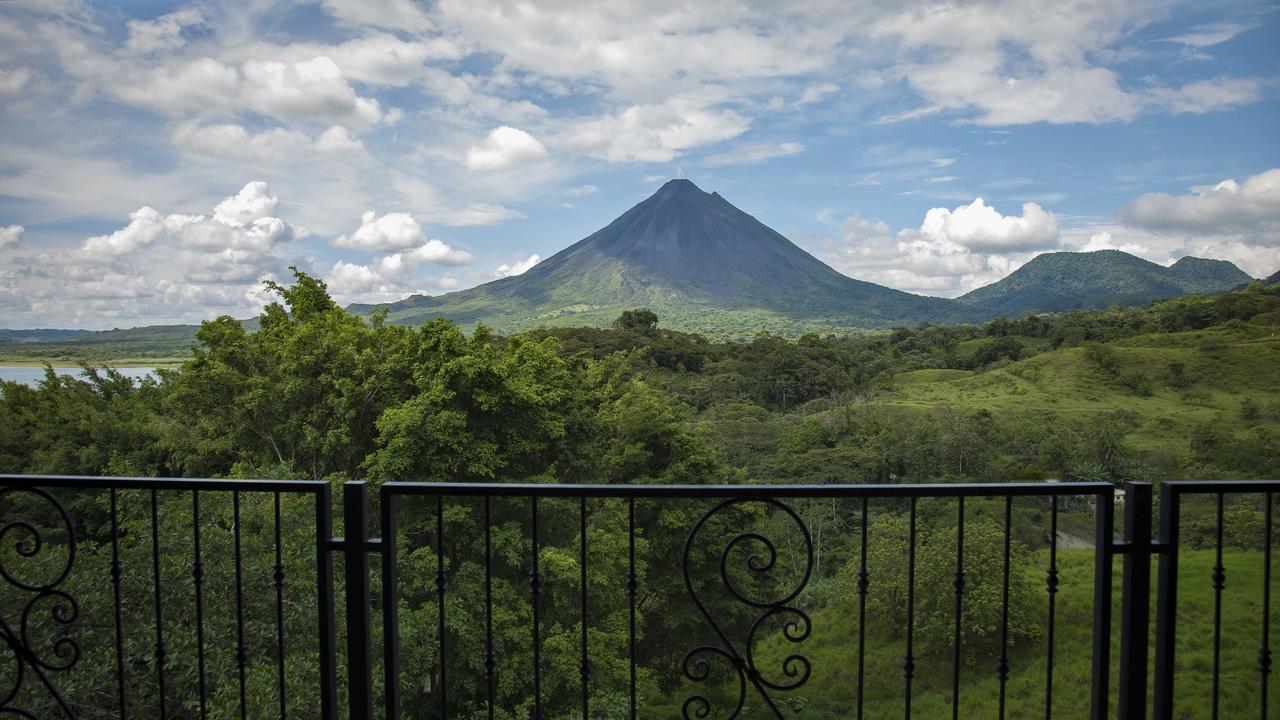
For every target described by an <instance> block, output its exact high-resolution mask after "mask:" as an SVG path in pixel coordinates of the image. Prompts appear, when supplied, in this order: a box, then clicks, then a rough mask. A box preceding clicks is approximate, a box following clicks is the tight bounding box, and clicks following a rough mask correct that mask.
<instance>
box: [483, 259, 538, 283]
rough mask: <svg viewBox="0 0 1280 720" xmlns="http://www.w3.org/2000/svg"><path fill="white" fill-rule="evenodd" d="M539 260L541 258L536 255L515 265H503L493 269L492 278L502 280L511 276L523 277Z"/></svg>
mask: <svg viewBox="0 0 1280 720" xmlns="http://www.w3.org/2000/svg"><path fill="white" fill-rule="evenodd" d="M541 260H542V258H540V257H538V256H537V255H530V256H529V257H527V258H525V259H524V260H521V261H520V262H517V263H511V264H510V265H508V264H507V263H503V264H501V265H499V266H498V267H496V268H494V269H493V276H494V277H497V278H504V277H511V276H513V275H523V274H525V272H527V271H528V270H529V269H530V268H532V267H533V266H534V265H537V264H538V262H539V261H541Z"/></svg>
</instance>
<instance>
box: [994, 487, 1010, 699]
mask: <svg viewBox="0 0 1280 720" xmlns="http://www.w3.org/2000/svg"><path fill="white" fill-rule="evenodd" d="M1012 514H1013V496H1012V495H1006V496H1005V499H1004V578H1003V580H1002V584H1001V586H1000V587H1001V590H1000V593H1001V594H1000V659H999V660H997V661H996V677H997V678H999V680H1000V700H999V708H998V710H999V716H1000V718H1001V720H1004V710H1005V707H1004V706H1005V684H1006V682H1007V681H1008V680H1009V550H1010V548H1009V537H1010V533H1009V526H1010V522H1011V520H1012Z"/></svg>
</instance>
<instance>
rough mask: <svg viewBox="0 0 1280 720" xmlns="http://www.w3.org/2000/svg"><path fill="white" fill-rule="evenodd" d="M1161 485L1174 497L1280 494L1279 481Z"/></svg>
mask: <svg viewBox="0 0 1280 720" xmlns="http://www.w3.org/2000/svg"><path fill="white" fill-rule="evenodd" d="M1162 485H1163V486H1165V487H1167V488H1168V489H1169V491H1170V492H1172V493H1174V494H1176V495H1191V494H1199V493H1264V492H1280V480H1166V481H1164V483H1162Z"/></svg>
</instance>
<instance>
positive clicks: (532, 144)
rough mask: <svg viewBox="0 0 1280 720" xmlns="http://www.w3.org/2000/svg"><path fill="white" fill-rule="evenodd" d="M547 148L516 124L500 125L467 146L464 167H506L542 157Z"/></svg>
mask: <svg viewBox="0 0 1280 720" xmlns="http://www.w3.org/2000/svg"><path fill="white" fill-rule="evenodd" d="M546 157H547V148H546V147H544V146H543V145H542V143H541V142H538V139H537V138H535V137H534V136H532V135H530V134H529V133H527V132H525V131H523V130H520V129H518V128H513V127H510V126H509V125H503V126H502V127H496V128H494V129H492V130H490V131H489V134H488V135H487V136H486V137H485V139H484V140H483V141H481V142H480V144H479V145H473V146H472V147H471V148H469V149H468V150H467V161H466V162H467V169H468V170H473V171H477V172H487V171H491V170H507V169H510V168H513V167H516V166H518V165H524V164H528V163H532V162H538V161H540V160H544V159H546Z"/></svg>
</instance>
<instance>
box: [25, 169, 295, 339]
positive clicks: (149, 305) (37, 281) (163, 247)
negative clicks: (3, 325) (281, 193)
mask: <svg viewBox="0 0 1280 720" xmlns="http://www.w3.org/2000/svg"><path fill="white" fill-rule="evenodd" d="M279 210H280V202H279V199H278V198H277V197H276V196H275V195H274V194H272V193H271V191H270V188H269V187H267V185H266V184H265V183H261V182H250V183H247V184H246V185H245V186H244V187H243V189H241V190H240V191H239V192H237V193H236V194H234V195H231V196H229V197H226V198H224V199H222V200H221V201H220V202H218V203H216V204H214V208H213V210H212V211H211V212H209V213H208V214H201V213H181V212H179V213H163V212H161V211H160V210H157V209H156V208H154V207H152V206H147V205H144V206H142V207H141V208H139V209H138V210H136V211H134V212H132V213H130V214H129V221H128V223H126V224H125V225H124V226H122V227H119V228H118V229H116V230H114V231H112V232H109V233H104V234H102V235H95V236H92V237H88V238H86V239H84V240H83V241H82V242H81V243H80V244H79V246H78V247H77V248H75V249H66V250H59V249H57V248H55V247H51V246H49V245H45V244H44V243H43V241H42V243H41V245H40V246H39V247H33V248H31V252H30V253H28V254H25V255H16V256H11V257H9V258H7V260H9V261H10V262H12V265H13V266H14V267H20V268H22V273H21V275H20V277H17V278H15V279H14V283H15V284H16V287H17V288H18V290H19V291H20V292H21V294H22V296H23V297H24V298H25V301H24V302H25V303H26V307H24V308H22V310H21V312H23V313H24V317H25V318H28V320H26V321H25V322H35V323H56V324H59V325H65V326H72V327H104V326H105V327H111V326H113V325H130V324H152V323H158V322H198V321H200V320H204V319H208V318H211V317H214V316H216V315H220V314H230V315H233V316H236V317H249V316H251V315H253V314H255V313H257V312H259V311H260V310H261V308H262V305H263V303H264V302H265V301H266V300H267V297H266V296H265V295H264V294H263V292H262V285H261V283H262V281H263V280H264V279H275V278H277V277H281V276H284V275H285V274H286V273H287V272H288V270H287V266H288V265H291V264H293V265H299V266H303V267H305V266H306V265H307V261H306V260H305V258H296V257H290V256H289V255H288V254H287V253H288V252H289V249H290V248H291V247H293V244H292V243H293V241H294V240H295V239H298V238H302V237H305V236H306V234H307V231H306V230H305V229H303V228H301V227H298V226H296V225H294V224H292V223H290V222H288V221H286V220H284V219H282V218H280V217H278V216H277V215H278V213H279ZM28 245H30V244H29V243H28ZM10 252H12V251H10ZM0 294H2V293H0ZM19 322H24V321H22V320H19Z"/></svg>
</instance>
